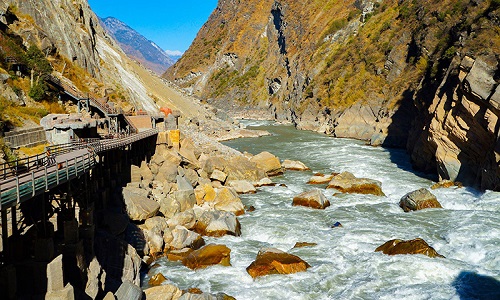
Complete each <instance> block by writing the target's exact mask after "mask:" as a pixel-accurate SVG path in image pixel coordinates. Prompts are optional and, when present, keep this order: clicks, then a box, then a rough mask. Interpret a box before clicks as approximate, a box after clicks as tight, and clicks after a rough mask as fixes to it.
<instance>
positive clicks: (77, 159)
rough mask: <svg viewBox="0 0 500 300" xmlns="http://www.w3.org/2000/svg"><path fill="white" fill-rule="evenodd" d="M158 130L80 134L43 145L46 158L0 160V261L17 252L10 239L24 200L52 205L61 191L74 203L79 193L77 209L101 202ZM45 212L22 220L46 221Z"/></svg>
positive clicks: (146, 152)
mask: <svg viewBox="0 0 500 300" xmlns="http://www.w3.org/2000/svg"><path fill="white" fill-rule="evenodd" d="M157 135H158V130H157V129H149V130H147V131H143V132H140V133H134V134H130V135H127V136H123V137H120V138H112V139H104V140H100V139H82V140H79V141H75V142H73V143H68V144H63V145H55V146H51V147H48V150H49V151H50V153H51V156H50V157H47V156H45V155H37V156H32V157H29V158H25V159H22V160H18V161H14V162H7V163H5V164H2V165H0V211H1V224H2V248H3V253H2V257H1V258H2V259H1V260H11V258H12V256H13V255H14V256H15V255H16V249H17V248H16V246H15V245H14V244H15V242H12V243H11V240H15V236H19V234H20V230H19V229H20V227H21V226H22V225H19V224H18V223H20V222H18V221H19V220H18V215H17V213H16V211H18V210H21V208H20V207H22V206H23V204H30V205H31V203H33V204H34V205H35V206H36V202H43V203H44V205H45V206H51V205H52V204H51V203H52V202H53V200H54V199H55V198H61V196H60V195H65V196H64V197H62V198H64V201H65V202H72V201H74V202H77V201H78V199H77V198H80V199H81V200H80V202H79V203H78V205H79V207H80V209H89V208H90V207H93V206H94V202H95V205H97V206H102V205H103V204H102V203H99V202H105V201H106V198H107V197H106V196H105V195H106V194H109V189H110V188H112V187H113V185H116V182H115V181H116V179H117V178H119V177H120V176H121V174H125V173H127V172H126V171H125V168H128V170H130V165H131V164H132V163H135V164H139V163H140V161H142V160H144V159H147V158H150V157H151V156H152V154H153V153H154V149H155V146H156V138H157ZM124 180H126V179H124ZM76 186H78V189H77V188H75V187H76ZM79 193H80V194H82V195H79ZM92 193H94V195H92ZM67 195H69V196H67ZM73 198H74V199H73ZM82 199H83V200H82ZM90 204H92V205H90ZM60 206H62V207H72V208H73V212H72V213H71V212H70V215H73V216H74V214H75V212H74V207H75V205H74V204H73V205H60ZM45 209H47V208H44V210H45ZM47 210H48V209H47ZM9 211H10V218H9V216H8V213H9ZM59 211H60V212H61V210H60V209H59ZM63 213H64V212H63ZM22 214H23V215H24V212H23V213H22ZM66 215H67V213H66ZM49 216H50V214H49V213H46V214H45V216H43V217H42V220H25V221H29V222H28V223H29V224H30V225H35V226H36V223H37V222H47V220H48V217H49ZM23 217H24V218H26V216H23ZM29 218H31V217H29ZM73 219H74V217H73ZM75 220H76V219H75ZM9 223H10V226H11V228H9V226H8V225H9ZM90 223H92V222H90ZM90 223H87V224H86V225H88V226H91V225H93V224H90ZM77 230H78V226H77ZM9 235H10V237H9ZM9 244H10V245H9ZM90 251H91V250H90ZM1 260H0V261H1Z"/></svg>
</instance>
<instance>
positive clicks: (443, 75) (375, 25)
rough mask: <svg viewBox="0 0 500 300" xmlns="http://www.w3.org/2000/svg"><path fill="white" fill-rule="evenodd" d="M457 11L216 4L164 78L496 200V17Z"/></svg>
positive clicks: (491, 8) (393, 5)
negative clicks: (398, 153)
mask: <svg viewBox="0 0 500 300" xmlns="http://www.w3.org/2000/svg"><path fill="white" fill-rule="evenodd" d="M379 4H380V5H379ZM461 4H462V5H461V6H460V8H458V7H457V6H456V3H455V2H453V1H450V2H446V3H439V4H437V3H435V2H429V1H425V0H416V1H412V2H411V3H408V2H406V1H393V2H384V3H382V2H380V1H358V0H349V1H343V2H342V1H338V2H335V3H331V4H330V5H324V3H322V2H318V1H311V0H308V1H298V0H291V1H274V0H265V1H257V0H250V1H240V2H230V1H224V2H220V3H219V5H218V7H217V9H216V10H215V11H214V13H213V14H212V15H211V16H210V18H209V20H208V22H207V23H206V24H205V26H204V27H203V28H202V29H201V30H200V32H199V34H198V36H197V38H196V39H195V41H194V42H193V44H192V45H191V47H190V49H189V50H188V51H187V52H186V53H185V54H184V56H183V59H182V60H180V61H178V62H177V63H176V64H175V65H174V66H173V67H172V68H170V69H169V70H168V71H167V72H166V74H165V77H166V78H168V79H170V80H173V81H175V82H176V83H178V84H179V85H181V86H182V87H184V88H185V90H186V91H188V92H191V93H193V94H196V95H197V96H200V97H201V98H202V99H207V100H209V101H213V103H214V104H216V105H218V106H220V107H222V108H224V109H230V108H232V107H236V109H237V108H239V107H242V108H245V109H246V108H248V106H250V105H251V106H252V108H255V107H256V109H260V110H262V111H263V112H262V113H261V115H270V116H272V117H273V118H275V119H277V120H278V121H288V122H291V123H293V124H294V125H296V126H297V127H298V128H301V129H306V130H315V131H319V132H325V133H328V134H332V135H333V136H335V137H351V138H357V139H363V140H366V141H368V142H370V144H372V145H387V146H397V147H402V148H404V147H407V150H408V151H409V152H410V153H411V154H412V156H411V159H412V162H413V164H414V166H415V167H417V168H418V169H420V170H423V171H427V172H431V173H435V174H438V176H439V179H449V180H452V181H460V182H463V183H464V184H465V185H474V186H477V187H480V188H482V189H493V190H500V176H499V172H500V167H499V164H498V162H499V158H500V154H499V153H500V152H499V150H498V149H499V147H500V146H499V142H498V140H499V139H498V134H497V132H496V130H495V128H496V125H497V119H498V116H499V115H500V113H499V110H498V107H499V106H500V105H499V103H500V101H499V99H500V89H499V88H497V86H498V78H497V76H496V75H495V74H498V70H499V65H498V61H497V59H496V57H498V54H499V52H500V50H498V48H497V47H493V46H492V44H494V43H495V42H496V40H497V36H498V35H497V33H496V28H497V23H496V22H497V21H496V20H497V16H498V15H499V9H500V7H499V6H498V5H496V4H494V5H492V4H491V2H490V1H476V0H465V1H462V2H461ZM304 7H307V9H304ZM451 11H454V12H456V13H457V14H460V15H461V16H463V18H465V19H467V20H470V22H468V23H467V26H458V24H459V23H460V22H461V21H460V20H458V19H457V18H444V17H442V16H443V15H446V14H447V13H448V12H451ZM436 12H437V14H441V16H436ZM368 15H369V16H376V18H368V17H366V16H368ZM381 20H398V22H393V23H392V24H390V26H389V25H386V26H381V25H380V22H381ZM479 20H481V21H479ZM221 24H223V26H221ZM387 24H388V23H387ZM422 26H423V27H425V28H426V30H425V31H424V30H421V28H422ZM476 28H481V34H477V30H476ZM437 36H439V37H440V38H437ZM348 40H349V43H347V42H346V41H348ZM444 41H446V42H444ZM213 45H217V48H216V49H217V50H215V51H214V47H213ZM367 45H370V47H368V46H367ZM311 58H313V59H311ZM462 61H463V63H462ZM338 70H342V71H341V72H338Z"/></svg>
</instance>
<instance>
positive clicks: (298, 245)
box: [293, 242, 318, 248]
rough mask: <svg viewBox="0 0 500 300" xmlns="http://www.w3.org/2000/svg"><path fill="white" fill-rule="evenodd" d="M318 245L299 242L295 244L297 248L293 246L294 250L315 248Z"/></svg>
mask: <svg viewBox="0 0 500 300" xmlns="http://www.w3.org/2000/svg"><path fill="white" fill-rule="evenodd" d="M316 245H318V244H316V243H308V242H297V243H295V246H293V248H304V247H313V246H316Z"/></svg>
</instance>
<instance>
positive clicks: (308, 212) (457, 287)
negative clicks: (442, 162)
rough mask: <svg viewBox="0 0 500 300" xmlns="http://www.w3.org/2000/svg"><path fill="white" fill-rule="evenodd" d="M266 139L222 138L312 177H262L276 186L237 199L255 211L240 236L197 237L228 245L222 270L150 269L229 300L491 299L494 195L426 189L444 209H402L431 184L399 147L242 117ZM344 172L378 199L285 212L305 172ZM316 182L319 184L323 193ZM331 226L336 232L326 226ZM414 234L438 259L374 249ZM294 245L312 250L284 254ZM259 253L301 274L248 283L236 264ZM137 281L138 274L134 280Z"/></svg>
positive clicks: (496, 225) (346, 197)
mask: <svg viewBox="0 0 500 300" xmlns="http://www.w3.org/2000/svg"><path fill="white" fill-rule="evenodd" d="M245 122H246V124H247V125H248V126H249V128H255V129H262V130H267V131H269V132H270V133H272V135H271V136H267V137H260V138H247V139H239V140H234V141H229V142H226V143H225V144H226V145H228V146H231V147H233V148H236V149H238V150H240V151H247V152H250V153H252V154H257V153H259V152H261V151H269V152H271V153H273V154H275V155H277V156H278V157H279V158H280V159H281V160H283V159H292V160H300V161H302V162H304V163H305V164H306V165H307V166H309V167H310V168H311V169H312V171H308V172H297V171H287V172H286V173H285V175H283V176H279V177H274V178H272V179H273V180H274V181H275V182H277V183H284V184H286V187H284V186H281V187H280V186H276V187H263V188H260V190H259V192H258V193H256V194H253V195H242V196H241V198H242V201H243V203H244V204H245V205H247V206H250V205H253V206H254V207H255V208H256V210H255V211H254V212H247V213H246V214H245V215H243V216H240V217H239V220H240V222H241V226H242V235H241V237H232V236H226V237H222V238H206V241H207V243H217V244H225V245H226V246H228V247H229V248H230V249H231V264H232V266H231V267H223V266H214V267H209V268H207V269H203V270H197V271H192V270H190V269H188V268H186V267H184V266H182V264H180V263H179V262H169V261H167V260H165V259H160V260H158V261H157V262H158V263H159V264H160V265H161V267H160V268H158V269H156V270H157V271H161V272H162V273H163V274H164V275H165V277H166V278H168V279H169V280H171V281H172V282H173V283H175V284H176V285H178V286H179V287H180V288H181V289H188V288H191V287H198V288H200V289H201V290H203V291H204V292H210V293H218V292H224V293H226V294H228V295H231V296H234V297H235V298H236V299H239V300H243V299H475V298H478V299H498V298H499V297H500V282H499V280H500V201H499V200H500V193H496V192H490V191H487V192H485V193H480V192H478V191H476V190H473V189H469V188H451V189H438V190H433V191H432V193H434V194H435V195H436V196H437V198H438V200H439V202H440V203H441V205H442V206H443V208H444V209H428V210H421V211H418V212H411V213H404V212H403V210H402V209H401V208H400V207H399V205H398V203H399V200H400V198H401V197H402V196H403V195H404V194H406V193H408V192H410V191H413V190H416V189H419V188H422V187H424V188H429V187H430V186H431V185H432V184H433V182H432V181H431V180H429V179H426V178H424V177H422V176H419V175H418V174H415V173H414V172H413V171H412V170H411V165H410V162H409V158H408V156H407V155H406V153H405V152H404V151H403V150H394V149H384V148H381V147H371V146H366V145H364V143H363V142H360V141H355V140H350V139H336V138H331V137H328V136H325V135H321V134H316V133H312V132H307V131H298V130H295V129H294V128H293V127H291V126H284V125H274V124H273V123H270V122H263V121H245ZM333 171H335V172H342V171H349V172H351V173H353V174H354V175H356V176H357V177H368V178H372V179H377V180H379V181H381V182H382V189H383V191H384V193H385V194H386V195H387V197H377V196H370V195H354V194H342V195H337V196H333V194H334V190H326V189H323V192H324V194H325V195H326V196H327V198H328V199H329V201H330V203H331V206H330V207H328V208H327V209H325V210H314V209H310V208H305V207H294V206H292V198H293V197H294V196H295V195H297V194H299V193H301V192H303V191H305V190H309V189H312V188H315V187H313V186H310V185H307V184H306V182H307V181H308V179H309V178H310V177H311V175H312V173H313V172H322V173H331V172H333ZM323 187H324V186H321V187H320V188H323ZM335 222H340V223H342V225H343V227H341V228H331V227H332V225H333V224H334V223H335ZM417 237H420V238H423V239H424V240H425V241H427V243H428V244H429V245H431V246H432V247H434V248H435V249H436V250H437V252H438V253H440V254H442V255H444V256H445V257H446V258H429V257H427V256H423V255H396V256H387V255H384V254H382V253H380V252H374V250H375V248H377V247H378V246H380V245H381V244H383V243H385V242H386V241H388V240H391V239H395V238H398V239H405V240H406V239H414V238H417ZM296 242H312V243H317V246H313V247H305V248H297V249H292V248H293V246H294V244H295V243H296ZM262 247H275V248H278V249H281V250H284V251H287V252H290V253H292V254H295V255H298V256H300V257H301V258H302V259H304V260H305V261H307V262H308V263H309V264H310V265H311V268H309V269H308V270H307V272H302V273H296V274H292V275H271V276H265V277H261V278H257V279H255V280H254V279H252V278H251V277H250V275H248V274H247V273H246V270H245V268H246V267H247V266H248V265H250V263H251V262H252V261H253V260H254V259H255V256H256V254H257V252H258V251H259V249H261V248H262ZM144 280H145V282H147V280H148V278H145V279H144Z"/></svg>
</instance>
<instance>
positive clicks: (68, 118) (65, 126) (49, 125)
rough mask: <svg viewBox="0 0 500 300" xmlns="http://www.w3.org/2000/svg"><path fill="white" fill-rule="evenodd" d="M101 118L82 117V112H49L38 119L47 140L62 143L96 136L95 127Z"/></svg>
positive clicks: (100, 122) (100, 121)
mask: <svg viewBox="0 0 500 300" xmlns="http://www.w3.org/2000/svg"><path fill="white" fill-rule="evenodd" d="M103 122H104V120H103V119H92V118H84V117H83V116H82V114H49V115H47V116H45V117H43V118H42V119H41V120H40V125H42V126H43V128H44V129H45V134H46V136H47V141H48V142H49V143H51V144H64V143H69V142H71V141H72V140H75V139H80V138H98V137H99V134H98V133H97V127H98V126H101V125H103Z"/></svg>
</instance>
